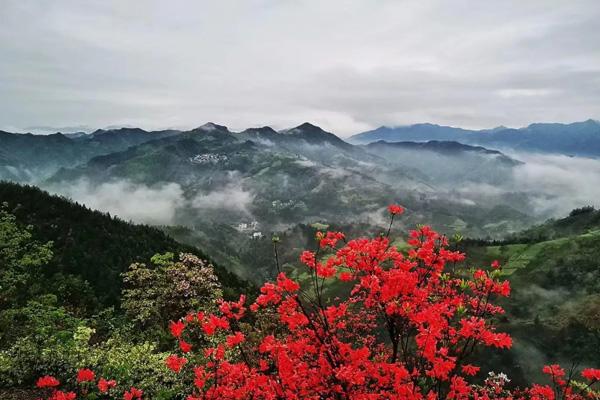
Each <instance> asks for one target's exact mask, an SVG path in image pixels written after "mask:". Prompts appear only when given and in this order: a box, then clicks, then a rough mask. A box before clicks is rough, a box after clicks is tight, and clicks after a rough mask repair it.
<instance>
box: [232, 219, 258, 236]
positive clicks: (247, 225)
mask: <svg viewBox="0 0 600 400" xmlns="http://www.w3.org/2000/svg"><path fill="white" fill-rule="evenodd" d="M259 226H260V224H259V223H258V221H252V222H240V223H239V224H237V225H236V226H235V229H236V230H237V231H238V232H242V233H250V238H251V239H261V238H263V237H264V236H265V235H263V234H262V232H261V231H259V230H258V228H259Z"/></svg>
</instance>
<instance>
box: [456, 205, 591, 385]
mask: <svg viewBox="0 0 600 400" xmlns="http://www.w3.org/2000/svg"><path fill="white" fill-rule="evenodd" d="M464 250H465V251H466V252H467V254H468V256H469V259H468V263H470V264H474V265H486V264H489V263H490V262H491V261H492V260H496V259H497V260H499V261H500V262H501V263H502V264H503V265H504V272H505V274H506V276H507V277H508V278H509V280H510V281H511V286H512V289H513V290H512V294H511V297H510V298H509V299H508V300H507V302H506V305H507V312H508V315H507V320H506V324H507V329H509V330H510V331H511V332H512V334H513V337H514V338H515V348H514V350H513V353H514V354H515V355H516V357H517V360H518V362H519V364H520V365H521V366H522V367H523V368H524V370H525V374H528V375H529V376H537V371H535V369H533V367H531V364H532V363H535V362H546V361H553V362H555V361H560V360H569V359H571V360H573V359H574V360H575V361H577V362H580V363H582V364H583V365H586V364H589V363H591V362H593V361H595V360H598V359H600V351H599V349H600V323H599V322H600V296H599V295H598V293H600V263H599V261H598V260H600V212H598V211H595V210H593V209H591V208H584V209H578V210H574V211H573V212H572V213H571V215H569V216H568V217H565V218H563V219H558V220H551V221H548V222H546V223H544V224H542V225H539V226H536V227H533V228H531V229H528V230H525V231H523V232H520V233H519V234H516V235H512V236H509V237H508V238H507V240H506V241H503V242H499V243H488V244H481V243H480V244H476V243H474V242H469V241H466V242H465V243H464ZM532 360H533V362H532Z"/></svg>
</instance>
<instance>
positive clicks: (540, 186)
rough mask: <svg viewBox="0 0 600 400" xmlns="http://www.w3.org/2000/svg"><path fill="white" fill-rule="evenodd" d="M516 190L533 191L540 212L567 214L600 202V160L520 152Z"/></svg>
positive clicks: (532, 195)
mask: <svg viewBox="0 0 600 400" xmlns="http://www.w3.org/2000/svg"><path fill="white" fill-rule="evenodd" d="M518 158H519V159H520V160H522V161H524V162H525V164H523V165H520V166H518V167H516V168H515V170H514V190H516V191H522V192H525V193H528V194H530V195H531V201H532V206H533V208H534V212H535V213H536V214H542V215H564V214H565V213H568V212H569V211H570V210H572V209H574V208H578V207H582V206H586V205H593V206H599V205H600V160H596V159H591V158H582V157H568V156H564V155H539V154H519V155H518Z"/></svg>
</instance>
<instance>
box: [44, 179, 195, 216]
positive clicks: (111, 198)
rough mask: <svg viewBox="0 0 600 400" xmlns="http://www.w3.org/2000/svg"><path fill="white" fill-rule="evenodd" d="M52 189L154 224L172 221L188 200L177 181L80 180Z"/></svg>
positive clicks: (92, 206) (103, 208)
mask: <svg viewBox="0 0 600 400" xmlns="http://www.w3.org/2000/svg"><path fill="white" fill-rule="evenodd" d="M50 190H51V191H53V192H56V193H59V194H61V195H64V196H66V197H69V198H70V199H72V200H74V201H77V202H79V203H83V204H85V205H86V206H88V207H90V208H93V209H96V210H100V211H104V212H108V213H111V214H113V215H117V216H119V217H120V218H122V219H125V220H131V221H135V222H138V223H146V224H153V225H165V224H170V223H172V222H173V220H174V218H175V213H176V211H177V209H178V208H179V207H181V206H183V205H184V203H185V200H184V197H183V189H182V188H181V186H180V185H179V184H177V183H167V184H163V185H157V186H152V187H150V186H146V185H141V184H136V183H132V182H130V181H126V180H122V181H115V182H108V183H102V184H100V185H93V184H91V183H90V182H89V181H87V180H80V181H77V182H75V183H73V184H68V185H62V186H60V187H52V188H50Z"/></svg>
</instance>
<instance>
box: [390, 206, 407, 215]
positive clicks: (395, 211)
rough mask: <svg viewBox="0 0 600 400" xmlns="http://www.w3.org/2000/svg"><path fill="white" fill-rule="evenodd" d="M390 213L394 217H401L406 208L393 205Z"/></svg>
mask: <svg viewBox="0 0 600 400" xmlns="http://www.w3.org/2000/svg"><path fill="white" fill-rule="evenodd" d="M388 212H389V213H390V214H392V215H400V214H402V213H403V212H404V208H403V207H402V206H399V205H398V204H392V205H389V206H388Z"/></svg>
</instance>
